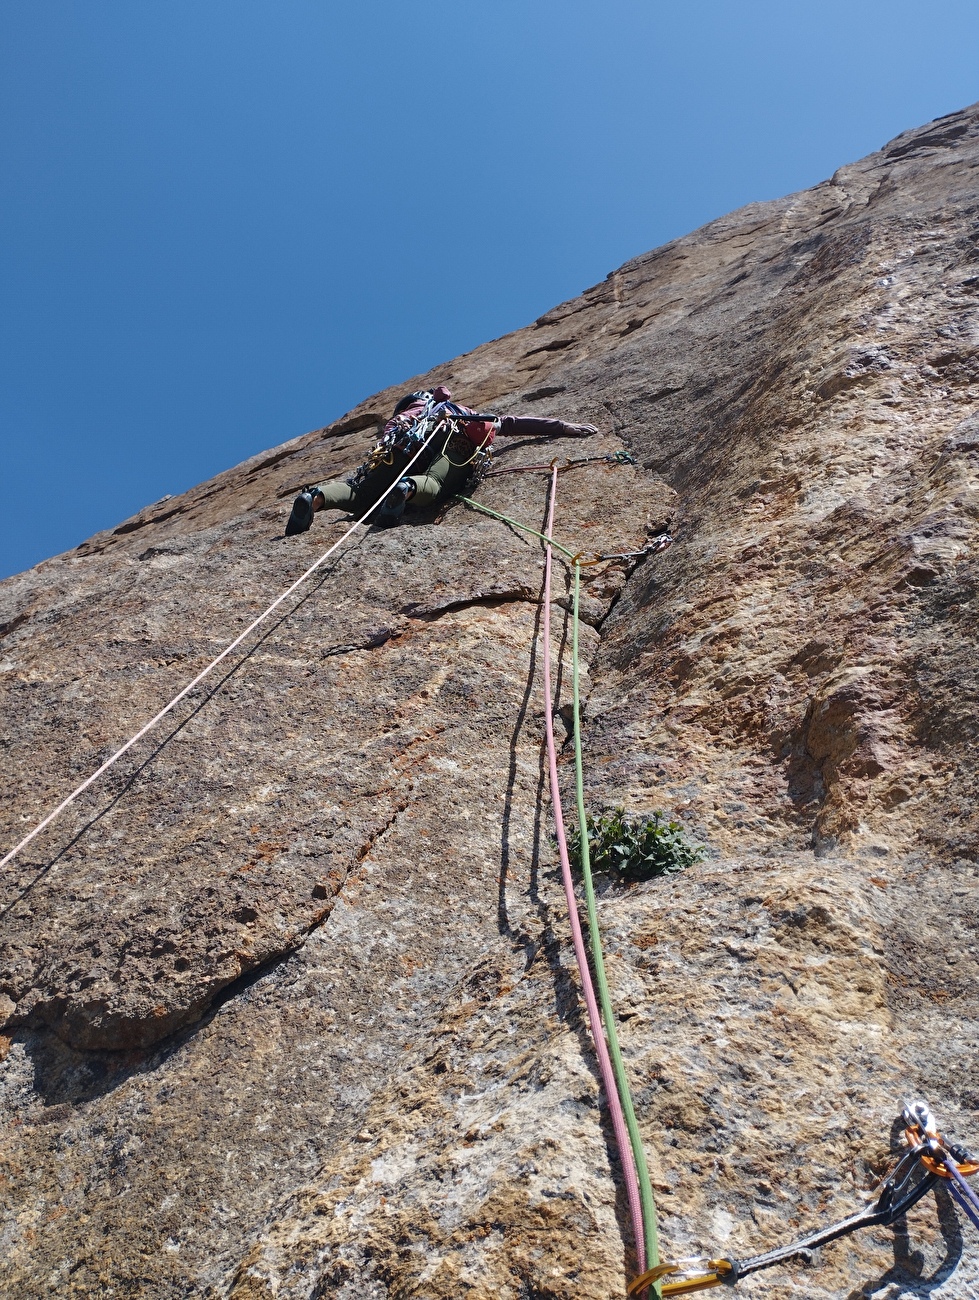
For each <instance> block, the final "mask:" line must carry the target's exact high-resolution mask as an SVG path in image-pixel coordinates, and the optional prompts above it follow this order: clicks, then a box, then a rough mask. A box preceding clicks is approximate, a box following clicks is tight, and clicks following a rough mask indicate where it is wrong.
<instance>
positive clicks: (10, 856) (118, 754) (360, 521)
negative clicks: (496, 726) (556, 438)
mask: <svg viewBox="0 0 979 1300" xmlns="http://www.w3.org/2000/svg"><path fill="white" fill-rule="evenodd" d="M438 429H439V422H438V421H436V423H435V427H434V428H433V429H432V432H431V433H430V434H429V435H428V437H427V438H426V439H425V441H424V442H423V443H422V445H421V446H420V447H419V448H418V450H417V451H416V452H415V454H414V456H412V458H411V460H410V461H409V462H408V464H407V465H406V466H405V467H404V469H403V470H402V471H401V474H400V475H399V476H398V479H396V480H395V481H394V483H392V484H391V486H390V487H389V488H388V489H387V491H386V492H384V493H383V494H382V495H381V496H380V497H378V499H377V501H375V502H374V503H373V505H372V506H371V507H370V509H369V510H368V511H366V512H365V513H364V514H363V515H361V517H360V518H359V519H358V520H357V522H356V523H354V524H351V526H350V527H349V528H348V529H347V531H346V532H345V533H344V534H343V536H342V537H341V538H340V539H339V540H338V541H336V542H334V543H333V545H332V546H331V547H330V549H329V550H328V551H324V552H323V554H322V555H321V556H320V558H319V559H318V560H317V561H316V563H315V564H311V565H310V566H309V568H308V569H307V570H306V572H305V573H304V574H303V575H302V576H301V577H299V578H297V579H296V581H295V582H294V583H293V584H292V586H291V587H287V588H286V590H285V591H284V592H283V593H282V595H281V596H277V597H276V599H275V600H273V602H272V604H271V605H269V607H268V609H266V610H264V611H263V613H261V614H259V616H258V618H256V619H255V620H254V621H253V622H251V623H249V624H248V626H247V627H246V628H245V630H244V632H242V633H241V634H240V636H236V637H235V639H234V640H233V641H232V642H231V644H230V645H228V646H225V648H224V649H223V650H222V651H221V653H220V654H219V655H218V657H217V658H216V659H212V660H211V662H210V663H209V664H208V665H207V667H206V668H205V669H204V670H203V671H202V672H199V673H198V674H197V676H196V677H195V678H194V680H193V681H192V682H188V683H187V685H186V686H185V687H184V688H183V690H182V691H180V692H179V694H177V695H175V696H174V697H173V699H172V700H171V701H170V703H169V704H166V705H164V707H163V708H162V709H161V710H160V712H159V713H157V714H156V715H155V716H154V717H152V718H150V720H149V722H147V723H146V725H145V726H143V727H140V729H139V731H137V732H136V734H135V736H131V737H130V739H129V740H127V741H126V743H125V744H124V745H123V746H122V747H121V748H120V749H117V750H116V752H115V753H114V754H113V755H112V757H111V758H107V759H106V760H105V762H104V763H103V764H102V766H101V767H100V768H97V769H96V771H94V772H93V773H92V775H91V776H89V777H86V779H85V780H84V781H83V782H82V783H81V785H80V786H78V787H77V788H76V789H75V790H72V792H71V794H70V795H69V796H68V798H67V799H63V800H62V801H61V803H59V804H58V806H57V808H55V809H54V811H53V812H49V813H48V815H47V817H45V818H44V819H43V820H42V821H39V822H38V824H37V825H36V826H35V827H34V829H33V830H32V831H31V832H30V833H29V834H27V835H25V836H24V838H23V839H22V840H21V842H20V843H19V844H15V845H14V847H13V848H12V849H11V850H10V852H9V853H8V854H7V855H6V857H4V858H2V859H0V868H2V867H5V866H6V865H7V863H8V862H12V861H13V859H14V858H15V857H16V856H17V854H18V853H19V852H20V851H21V849H24V848H26V847H27V845H28V844H30V842H31V840H33V839H34V837H35V836H36V835H40V833H41V831H43V830H44V828H45V826H50V825H51V823H52V822H53V821H54V819H55V818H56V817H57V816H59V815H60V814H61V813H63V812H64V810H65V809H66V808H67V807H69V805H71V804H73V803H74V802H75V800H76V799H77V798H78V796H79V795H80V794H82V793H83V792H84V791H85V790H87V789H88V787H89V786H90V785H92V784H93V783H94V782H95V781H97V780H98V779H99V777H100V776H101V775H102V773H103V772H108V770H109V768H110V767H112V765H113V764H114V763H117V762H118V761H119V759H120V758H122V756H123V754H125V752H126V750H128V749H132V747H133V745H135V744H136V742H137V740H142V738H143V737H144V736H145V735H146V733H147V732H148V731H151V730H152V729H153V728H154V727H155V726H156V724H157V723H158V722H159V721H160V719H161V718H165V717H166V715H167V714H168V713H169V712H170V710H171V709H172V708H173V707H174V706H175V705H177V704H179V703H180V701H181V700H182V699H183V698H184V696H185V695H189V694H190V692H191V691H192V690H193V689H194V687H195V686H198V685H199V684H200V683H201V682H202V681H203V680H204V678H205V677H207V675H208V674H209V673H211V672H213V671H214V669H215V668H216V667H217V666H218V664H219V663H220V662H221V660H222V659H226V658H227V657H228V655H229V654H231V652H232V650H234V649H235V648H236V647H237V646H240V645H241V643H242V641H244V640H245V638H246V637H247V636H248V635H249V634H250V633H252V632H254V631H255V629H256V628H257V627H258V625H259V624H260V623H264V621H265V620H266V619H267V618H268V616H269V615H270V614H271V613H272V611H273V610H274V609H277V608H278V606H279V605H281V604H282V602H283V601H284V600H287V599H288V597H289V596H291V595H292V593H293V592H294V591H295V590H296V588H297V587H301V586H302V584H303V583H304V582H305V581H306V579H307V578H308V577H310V576H311V575H312V574H314V573H315V572H316V570H317V569H318V568H319V567H320V565H321V564H323V562H324V561H325V560H328V559H329V558H330V556H331V555H332V554H333V553H334V551H337V550H339V549H340V547H341V546H342V545H343V543H344V542H345V541H346V540H347V538H348V537H350V536H351V535H352V534H353V533H355V532H356V531H357V529H358V528H359V527H360V526H361V524H363V522H364V521H365V520H366V518H367V516H368V515H370V514H372V513H373V512H374V510H375V509H376V508H377V506H378V505H380V503H381V502H382V501H383V500H384V498H385V497H386V496H387V495H388V493H389V492H393V491H394V489H395V487H396V486H397V484H398V482H399V481H400V479H402V478H404V476H405V475H406V474H407V473H408V471H409V470H410V469H411V467H412V465H414V463H415V461H416V460H417V459H418V458H419V456H420V455H421V454H422V452H423V451H424V450H425V448H426V447H427V446H428V444H429V443H430V442H431V441H432V439H433V438H434V437H435V435H436V433H437V432H438Z"/></svg>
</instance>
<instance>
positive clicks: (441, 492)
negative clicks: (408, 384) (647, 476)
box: [286, 386, 598, 537]
mask: <svg viewBox="0 0 979 1300" xmlns="http://www.w3.org/2000/svg"><path fill="white" fill-rule="evenodd" d="M471 416H479V413H478V412H475V411H472V410H470V408H469V407H468V406H460V405H458V403H456V402H453V401H452V394H451V393H450V392H449V390H448V389H447V388H445V387H444V386H439V387H438V388H435V389H433V390H432V391H428V390H426V391H424V392H417V393H407V394H406V395H405V396H404V397H402V398H401V400H400V401H399V402H398V404H397V406H396V407H395V408H394V415H393V416H392V418H391V419H390V420H388V422H387V424H386V425H385V426H384V429H383V432H382V434H381V437H380V439H379V441H378V442H377V444H376V446H375V447H374V449H373V451H372V452H371V454H370V456H368V458H367V460H366V461H365V462H364V464H363V465H361V466H360V468H359V469H357V470H356V471H355V472H354V473H353V474H352V475H351V476H350V477H349V478H347V479H332V480H330V481H329V482H327V483H319V484H315V485H313V486H310V487H305V488H303V490H302V492H300V494H299V496H297V497H296V499H295V501H294V502H293V506H292V514H291V515H290V516H289V522H288V523H287V524H286V536H287V537H292V536H293V535H294V534H295V533H305V532H306V531H307V530H308V529H309V528H310V526H311V525H312V522H313V515H314V514H315V513H316V512H317V511H319V510H349V511H351V512H352V513H355V514H358V515H364V514H366V513H367V511H368V510H369V509H370V507H371V505H372V504H375V503H377V502H378V501H379V499H380V497H381V496H382V494H383V493H384V491H385V490H386V489H387V488H389V487H391V486H392V484H394V485H395V486H394V490H393V491H392V492H390V493H388V495H387V496H386V497H385V498H384V500H383V501H381V503H380V505H379V507H378V510H377V513H376V514H375V515H374V516H372V519H371V522H372V523H375V524H378V525H379V526H380V527H382V528H388V527H390V526H391V525H392V524H396V523H398V521H399V520H400V519H401V517H402V515H403V514H404V510H405V506H406V505H407V504H408V502H411V503H412V505H413V506H415V507H416V508H417V507H425V506H431V505H434V503H435V502H436V501H439V500H442V499H444V498H445V497H449V496H454V495H455V494H456V493H458V492H461V491H462V489H463V488H464V487H465V486H466V484H467V483H468V482H469V481H470V480H471V479H473V478H474V477H477V476H478V474H479V472H480V470H481V469H483V468H485V465H486V463H487V462H488V460H489V455H490V446H491V444H492V442H493V439H494V437H495V436H496V434H500V435H501V437H504V438H506V437H514V436H516V435H521V434H522V435H523V436H524V437H530V438H587V437H590V436H591V435H592V434H594V433H598V429H597V428H596V426H595V425H594V424H568V423H566V422H565V421H564V420H549V419H540V418H538V417H537V416H533V415H503V416H493V415H489V416H486V415H483V416H481V417H479V418H476V419H471V418H466V417H471ZM439 425H441V427H440V428H437V431H436V433H435V437H434V438H433V439H432V441H431V443H429V445H428V447H426V449H425V451H424V452H423V454H422V456H421V457H420V459H419V460H417V461H416V462H415V464H414V465H413V466H412V473H411V476H410V477H405V476H404V470H405V468H406V467H407V465H408V463H409V461H410V460H411V458H412V456H413V455H414V454H415V452H417V450H418V448H419V447H420V446H421V445H422V444H423V442H424V436H423V435H426V434H428V433H430V432H431V431H432V429H435V428H436V427H437V426H439ZM443 429H444V432H443Z"/></svg>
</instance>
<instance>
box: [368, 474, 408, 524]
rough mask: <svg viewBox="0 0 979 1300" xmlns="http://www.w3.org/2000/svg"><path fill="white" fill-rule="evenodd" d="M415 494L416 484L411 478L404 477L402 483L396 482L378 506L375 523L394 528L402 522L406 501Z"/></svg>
mask: <svg viewBox="0 0 979 1300" xmlns="http://www.w3.org/2000/svg"><path fill="white" fill-rule="evenodd" d="M414 495H415V485H414V483H412V481H411V479H408V478H403V479H402V480H401V482H400V483H395V485H394V487H393V488H392V489H391V491H390V492H389V493H388V494H387V496H386V497H385V498H384V500H383V501H382V502H381V504H380V505H379V506H378V508H377V514H376V515H375V516H374V523H375V524H377V526H378V528H392V527H393V526H394V525H395V524H397V523H400V521H401V516H402V515H403V514H404V512H405V502H406V501H410V500H411V498H412V497H413V496H414Z"/></svg>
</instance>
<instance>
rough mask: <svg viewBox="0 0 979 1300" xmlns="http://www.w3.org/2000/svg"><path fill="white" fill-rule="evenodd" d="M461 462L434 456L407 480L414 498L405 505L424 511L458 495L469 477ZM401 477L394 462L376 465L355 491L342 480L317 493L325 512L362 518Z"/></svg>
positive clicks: (323, 485)
mask: <svg viewBox="0 0 979 1300" xmlns="http://www.w3.org/2000/svg"><path fill="white" fill-rule="evenodd" d="M452 450H453V451H454V450H455V448H454V447H453V448H452ZM470 451H471V447H470ZM461 459H465V457H464V456H461V457H459V458H458V459H456V458H453V459H452V460H450V459H449V457H448V456H446V455H442V456H437V457H436V459H435V460H433V461H432V463H431V465H429V467H428V469H427V470H426V471H425V473H424V474H410V475H409V478H410V479H411V480H412V482H413V483H414V484H415V495H414V496H413V497H412V498H411V500H410V501H409V502H408V504H409V505H410V506H417V507H421V508H422V509H424V507H425V506H431V505H434V504H435V502H436V501H438V500H439V498H440V497H447V496H455V494H456V493H457V492H461V491H462V489H463V488H464V487H465V486H466V483H467V482H468V480H469V476H470V474H471V473H472V465H460V464H459V463H458V460H461ZM405 464H407V461H406V460H404V459H402V460H401V466H404V465H405ZM402 476H403V470H402V468H400V467H399V465H398V459H397V458H396V459H395V463H394V464H393V465H379V466H378V467H377V469H375V470H372V471H371V473H370V474H368V475H367V477H366V478H365V479H364V481H363V483H362V484H361V485H360V487H359V488H358V489H357V490H356V491H354V489H353V488H352V487H351V486H350V484H349V483H345V482H344V481H343V479H331V480H330V482H328V483H320V484H318V485H317V489H316V490H317V491H318V492H321V493H322V494H323V501H324V505H323V509H324V510H349V511H351V513H353V514H365V513H366V512H367V511H368V510H369V509H370V507H371V506H372V505H373V504H374V502H376V501H377V500H378V499H379V498H380V496H381V495H382V493H383V492H384V491H385V490H386V489H387V488H389V487H390V486H391V484H392V483H397V482H398V480H399V479H400V478H401V477H402Z"/></svg>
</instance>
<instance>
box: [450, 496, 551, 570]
mask: <svg viewBox="0 0 979 1300" xmlns="http://www.w3.org/2000/svg"><path fill="white" fill-rule="evenodd" d="M456 500H457V501H465V503H466V505H467V506H472V508H473V509H474V510H480V511H482V513H483V514H484V515H489V516H490V517H491V518H492V519H501V520H502V521H503V523H505V524H512V525H513V527H514V528H520V529H522V530H523V532H525V533H530V535H531V537H539V538H540V539H541V541H542V542H549V543H550V545H551V546H553V547H554V549H555V550H556V551H562V552H563V553H564V554H565V555H566V556H567V557H568V559H569V560H573V559H574V556H575V553H574V551H569V550H568V548H567V547H566V546H562V545H561V543H560V542H556V541H554V539H553V538H548V537H545V536H544V534H543V533H539V532H538V531H537V529H536V528H528V527H527V525H526V524H522V523H520V522H519V520H517V519H511V518H510V516H509V515H500V514H497V512H496V511H495V510H490V508H489V506H481V505H480V504H479V502H478V501H473V499H472V497H456Z"/></svg>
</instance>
